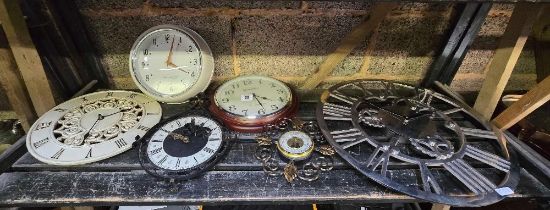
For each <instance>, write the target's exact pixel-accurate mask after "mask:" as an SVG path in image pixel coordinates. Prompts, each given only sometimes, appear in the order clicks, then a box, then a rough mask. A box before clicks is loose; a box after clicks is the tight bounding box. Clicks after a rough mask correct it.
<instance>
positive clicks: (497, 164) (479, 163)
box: [316, 80, 519, 206]
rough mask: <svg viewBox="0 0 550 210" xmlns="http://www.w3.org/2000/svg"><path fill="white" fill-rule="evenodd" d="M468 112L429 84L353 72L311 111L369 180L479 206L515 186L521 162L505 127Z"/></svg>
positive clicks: (340, 151)
mask: <svg viewBox="0 0 550 210" xmlns="http://www.w3.org/2000/svg"><path fill="white" fill-rule="evenodd" d="M473 113H474V112H472V111H470V108H469V107H466V106H463V105H461V104H460V103H457V102H455V101H454V100H452V99H450V98H447V97H446V96H443V95H441V94H439V93H436V92H434V91H432V90H429V89H418V88H415V87H412V86H409V85H405V84H400V83H394V82H389V81H381V80H356V81H351V82H347V83H342V84H338V85H336V86H333V87H331V88H330V89H329V90H328V91H327V92H326V93H325V94H323V97H322V98H321V103H319V105H318V107H317V113H316V115H317V121H318V122H319V127H320V128H321V130H322V132H323V135H324V136H325V137H326V138H327V141H328V142H329V143H330V144H331V145H332V146H333V147H334V149H335V150H336V152H337V153H338V154H340V156H342V157H343V158H344V159H345V160H346V161H347V162H348V163H350V165H352V166H353V167H355V168H356V169H357V170H359V171H360V172H361V173H363V174H364V175H366V176H368V177H369V178H371V179H372V180H374V181H376V182H378V183H380V184H382V185H384V186H387V187H389V188H392V189H394V190H396V191H399V192H402V193H405V194H407V195H410V196H413V197H417V198H420V199H424V200H427V201H431V202H435V203H444V204H449V205H453V206H482V205H488V204H491V203H495V202H497V201H499V200H501V199H503V198H504V197H505V196H506V195H508V194H509V193H510V192H513V190H514V188H515V187H516V185H517V180H518V174H519V170H518V167H517V162H516V160H515V158H514V156H513V154H514V153H513V152H511V151H510V150H508V148H507V145H506V140H505V139H504V135H503V134H502V133H501V132H499V131H498V130H497V129H493V126H492V125H490V124H487V123H485V122H484V121H483V120H480V119H479V118H478V117H477V116H476V115H475V114H473ZM398 173H407V174H410V176H412V178H410V179H408V178H407V179H395V177H394V176H395V174H398ZM457 195H460V196H457Z"/></svg>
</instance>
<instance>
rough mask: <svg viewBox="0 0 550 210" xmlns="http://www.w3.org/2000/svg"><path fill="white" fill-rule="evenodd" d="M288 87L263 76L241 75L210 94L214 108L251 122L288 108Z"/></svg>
mask: <svg viewBox="0 0 550 210" xmlns="http://www.w3.org/2000/svg"><path fill="white" fill-rule="evenodd" d="M291 98H292V92H291V91H290V88H289V87H288V86H286V85H285V84H284V83H282V82H280V81H278V80H276V79H273V78H269V77H263V76H241V77H237V78H235V79H233V80H230V81H228V82H226V83H224V84H223V85H222V86H220V87H219V88H218V89H217V90H216V93H215V95H214V99H215V102H216V105H217V106H218V107H220V108H222V109H223V110H225V111H227V112H229V113H231V114H233V115H237V116H242V117H246V118H249V119H255V118H259V117H263V116H267V115H271V114H274V113H277V112H279V111H280V110H282V109H283V108H285V107H286V106H288V105H289V103H290V100H291Z"/></svg>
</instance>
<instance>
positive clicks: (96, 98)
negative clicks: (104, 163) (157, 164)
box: [26, 91, 162, 165]
mask: <svg viewBox="0 0 550 210" xmlns="http://www.w3.org/2000/svg"><path fill="white" fill-rule="evenodd" d="M161 112H162V110H161V107H160V105H159V103H158V102H157V101H155V100H153V99H151V98H149V97H147V96H145V95H143V94H141V93H135V92H129V91H104V92H96V93H91V94H88V95H84V96H80V97H78V98H74V99H71V100H68V101H66V102H64V103H62V104H60V105H58V106H56V107H54V108H53V109H52V110H50V111H49V112H46V113H45V114H44V115H42V117H40V119H38V120H37V121H36V122H35V123H34V125H33V126H32V127H31V128H30V130H29V132H28V134H27V139H26V140H27V149H28V150H29V153H30V154H31V155H32V156H34V157H35V158H36V159H38V160H40V161H42V162H45V163H48V164H54V165H78V164H84V163H90V162H94V161H98V160H103V159H106V158H109V157H112V156H114V155H117V154H120V153H122V152H124V151H126V150H128V149H130V148H132V143H134V142H135V141H136V140H138V139H140V138H141V137H143V136H144V135H145V133H146V132H147V131H148V130H149V129H150V128H151V127H153V126H154V125H155V124H157V123H158V122H159V121H160V118H161V116H162V113H161Z"/></svg>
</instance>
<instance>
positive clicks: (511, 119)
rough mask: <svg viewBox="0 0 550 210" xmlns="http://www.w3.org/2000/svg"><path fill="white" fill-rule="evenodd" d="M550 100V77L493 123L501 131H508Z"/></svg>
mask: <svg viewBox="0 0 550 210" xmlns="http://www.w3.org/2000/svg"><path fill="white" fill-rule="evenodd" d="M549 100H550V77H546V79H544V80H542V82H540V83H539V84H538V85H537V86H535V88H533V89H531V90H530V91H529V92H527V93H526V94H525V95H523V96H522V97H521V99H519V100H518V101H516V102H514V103H513V104H512V105H511V106H510V107H508V108H507V109H506V110H504V112H502V113H500V114H499V115H498V116H497V117H496V118H495V119H494V120H493V123H494V124H495V125H496V126H497V127H498V128H500V129H501V130H506V129H508V128H510V127H512V125H514V124H516V123H517V122H519V121H520V120H521V119H523V118H524V117H526V116H527V115H529V114H530V113H531V112H533V111H535V110H536V109H537V108H539V107H540V106H542V105H544V103H546V102H548V101H549Z"/></svg>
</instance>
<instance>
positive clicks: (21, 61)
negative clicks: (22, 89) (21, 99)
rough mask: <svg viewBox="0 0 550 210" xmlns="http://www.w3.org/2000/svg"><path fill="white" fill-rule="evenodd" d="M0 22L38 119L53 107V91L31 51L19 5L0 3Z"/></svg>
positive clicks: (31, 46)
mask: <svg viewBox="0 0 550 210" xmlns="http://www.w3.org/2000/svg"><path fill="white" fill-rule="evenodd" d="M0 22H2V27H3V28H4V32H5V33H6V37H7V39H8V42H9V44H10V46H11V50H12V52H13V57H14V58H15V61H16V62H17V66H18V67H19V71H20V72H21V76H22V78H23V80H24V81H25V84H26V86H27V91H28V92H29V96H30V98H31V100H32V104H33V105H34V110H35V111H36V113H37V114H38V115H42V114H44V113H46V112H47V111H48V110H50V109H51V108H52V107H54V106H55V100H54V97H53V93H52V91H53V90H52V88H51V87H50V84H49V82H48V78H47V77H46V73H45V72H44V67H43V66H42V61H41V60H40V56H39V55H38V52H37V51H36V48H35V47H34V44H33V42H32V39H31V36H30V34H29V31H28V29H27V24H26V23H25V19H24V17H23V14H22V12H21V9H20V8H19V1H12V0H0Z"/></svg>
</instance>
